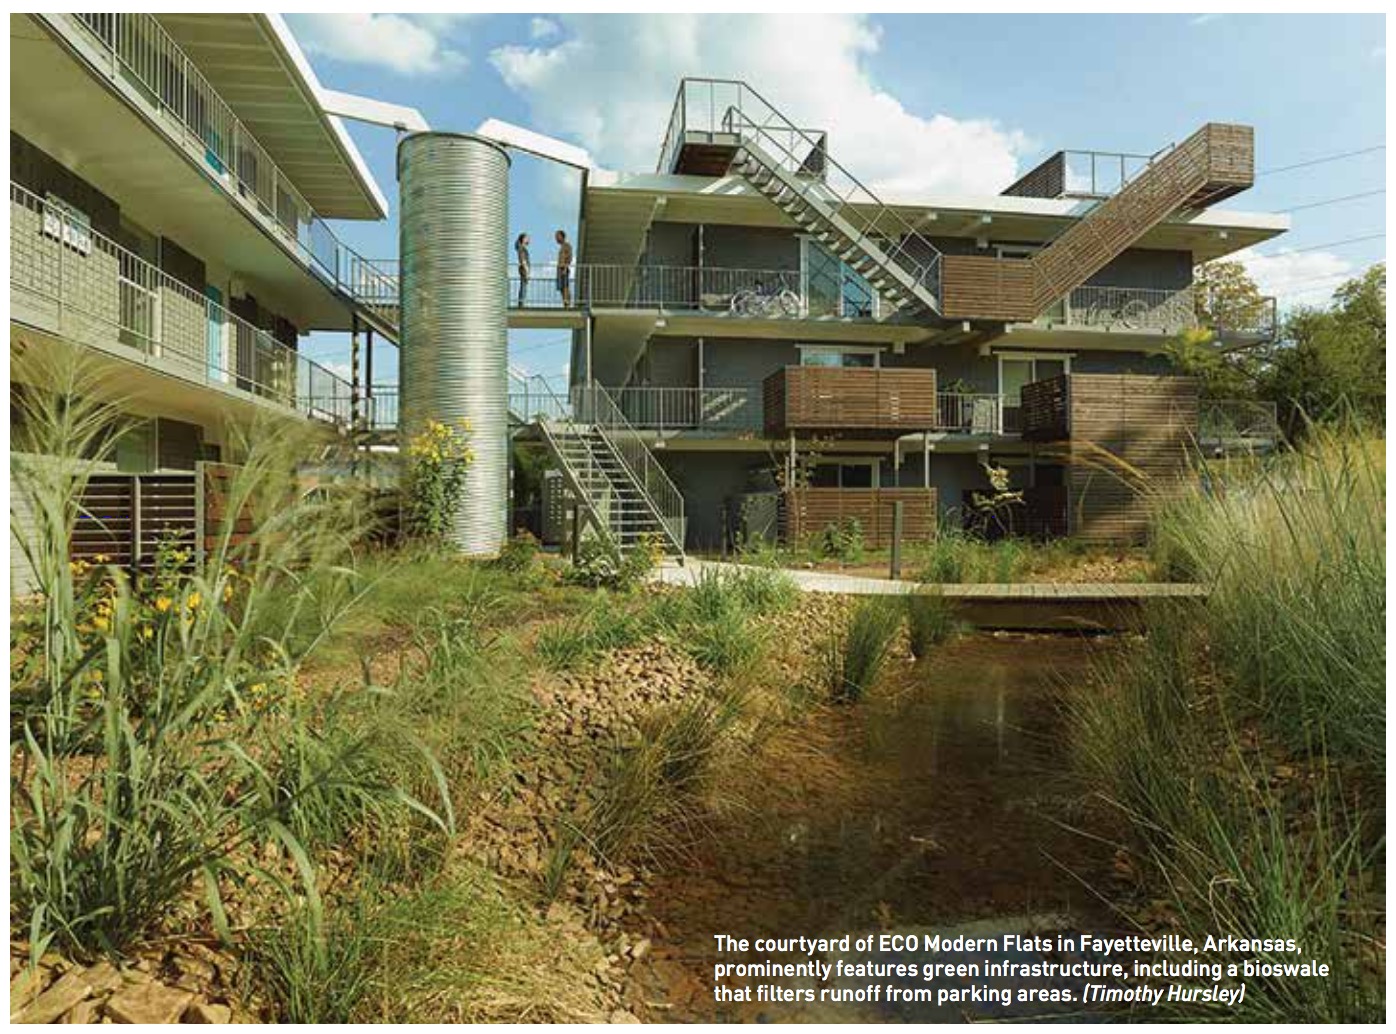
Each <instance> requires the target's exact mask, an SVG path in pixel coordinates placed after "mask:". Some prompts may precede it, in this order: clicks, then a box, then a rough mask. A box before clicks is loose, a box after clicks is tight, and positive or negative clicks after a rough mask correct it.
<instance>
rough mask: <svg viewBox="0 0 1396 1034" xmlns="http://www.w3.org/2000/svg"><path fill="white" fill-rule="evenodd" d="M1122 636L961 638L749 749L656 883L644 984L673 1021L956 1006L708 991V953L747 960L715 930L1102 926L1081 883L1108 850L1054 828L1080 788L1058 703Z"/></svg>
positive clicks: (788, 932)
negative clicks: (725, 813)
mask: <svg viewBox="0 0 1396 1034" xmlns="http://www.w3.org/2000/svg"><path fill="white" fill-rule="evenodd" d="M1117 648H1118V646H1117V644H1115V643H1114V642H1112V641H1111V640H1109V639H1091V638H1082V637H1075V636H1026V635H972V636H966V637H963V638H961V639H958V640H956V641H954V642H952V643H950V644H947V645H946V646H944V647H942V648H941V649H940V650H939V651H938V652H937V653H935V654H934V655H933V656H932V657H931V658H929V659H928V660H926V661H924V662H922V663H920V664H918V665H916V666H915V667H914V668H911V667H908V668H906V669H903V670H900V671H898V672H896V673H895V674H889V675H887V676H886V677H885V678H884V680H883V682H882V683H881V684H880V685H879V686H878V688H877V689H876V690H875V691H874V692H872V693H871V694H869V695H868V696H867V697H866V698H865V699H864V700H863V701H861V702H860V703H858V704H855V705H852V706H846V707H827V708H821V709H819V710H817V711H816V712H815V713H813V714H812V715H810V716H809V718H808V719H807V720H806V721H804V722H801V723H799V724H798V725H797V726H796V727H795V728H793V729H791V730H788V731H787V732H785V733H782V734H780V735H779V736H778V737H777V739H776V742H774V743H773V744H771V746H770V747H769V748H768V749H767V750H765V751H763V752H762V753H761V755H760V757H759V758H758V759H757V762H756V764H755V766H754V771H752V773H751V785H750V786H749V787H747V788H746V792H745V793H744V794H743V795H742V800H743V802H744V805H745V807H744V808H742V809H737V811H736V813H734V814H733V815H732V816H731V817H730V818H728V819H727V820H725V821H723V822H721V823H720V824H719V825H718V826H717V827H716V828H715V829H714V830H713V832H712V835H711V836H710V837H709V838H707V839H706V840H705V842H704V843H703V844H702V845H700V846H699V847H698V848H697V849H696V853H695V857H694V858H693V860H692V862H691V863H690V865H689V866H687V867H686V868H685V869H684V870H683V871H671V872H669V873H667V874H665V875H664V876H663V877H661V878H660V879H659V880H658V881H657V882H656V883H655V885H654V886H653V888H652V894H651V904H652V908H653V914H654V915H655V916H656V917H657V918H658V920H659V921H660V932H661V936H660V938H659V939H658V940H657V942H656V944H655V949H654V957H655V962H654V968H653V973H654V975H655V977H656V979H657V981H658V984H659V986H657V987H656V988H655V989H654V990H655V993H656V997H659V998H662V999H664V1000H665V1001H667V1002H668V1003H670V1012H669V1013H668V1016H667V1018H671V1019H700V1020H718V1021H721V1020H757V1019H767V1020H772V1021H784V1020H814V1019H825V1020H835V1021H837V1020H857V1019H891V1018H905V1019H940V1018H955V1017H953V1016H951V1017H946V1016H944V1015H942V1014H941V1012H936V1014H935V1015H932V1014H931V1012H930V1011H925V1007H918V1008H919V1009H921V1010H922V1011H920V1012H905V1013H897V1012H894V1011H888V1009H887V1007H886V1006H885V1005H883V1006H880V1007H879V1006H874V1005H854V1004H840V1005H828V1004H825V1005H821V1006H808V1005H807V1006H803V1007H801V1006H791V1005H772V1004H770V1003H759V1002H753V1003H733V1002H716V1001H714V1000H713V995H712V967H713V964H714V963H715V962H717V961H719V960H720V961H725V962H733V961H741V960H739V959H737V958H735V957H734V956H732V955H730V954H728V955H724V956H719V955H718V954H717V951H716V947H715V941H714V935H715V934H719V933H721V934H729V935H731V936H734V937H739V938H746V939H748V940H752V939H754V938H757V937H762V936H779V937H798V936H800V935H804V936H808V937H817V936H825V937H842V936H843V935H845V934H850V933H852V934H858V933H875V932H879V931H886V932H903V931H920V932H927V931H930V930H934V931H935V932H942V933H943V932H952V933H953V932H959V931H961V930H962V929H965V930H974V931H976V932H978V933H987V932H990V931H993V932H997V933H999V934H1002V933H1004V932H1006V931H1013V932H1021V931H1026V930H1033V929H1066V928H1068V927H1071V928H1076V929H1081V928H1088V929H1095V930H1102V929H1106V928H1108V927H1110V926H1112V925H1113V924H1112V923H1111V922H1110V920H1109V918H1108V916H1107V915H1106V914H1104V911H1103V908H1102V906H1101V905H1100V904H1099V901H1098V899H1097V898H1096V897H1095V895H1094V894H1093V893H1092V891H1091V889H1090V888H1091V887H1093V886H1094V887H1100V886H1101V884H1102V881H1104V880H1107V879H1108V878H1109V872H1110V867H1111V861H1112V852H1111V850H1110V848H1109V847H1108V846H1107V845H1106V844H1104V843H1103V842H1101V841H1095V840H1092V839H1091V838H1089V837H1086V836H1083V835H1081V834H1080V833H1078V832H1074V831H1073V830H1071V829H1069V828H1067V827H1068V826H1071V825H1073V824H1074V823H1077V822H1079V816H1078V815H1077V814H1076V813H1077V812H1078V811H1079V810H1080V801H1079V798H1080V789H1079V787H1078V786H1076V785H1075V784H1074V783H1073V780H1072V778H1071V774H1070V771H1069V766H1070V759H1069V756H1068V744H1067V743H1066V737H1065V731H1064V729H1063V722H1062V718H1061V715H1060V711H1059V703H1058V702H1059V700H1060V697H1061V693H1062V690H1063V688H1064V687H1068V686H1069V685H1070V684H1071V683H1072V682H1073V681H1076V680H1080V679H1083V678H1084V677H1085V675H1086V674H1087V672H1089V671H1090V670H1091V669H1092V668H1093V667H1094V665H1095V664H1096V663H1097V661H1098V660H1099V659H1100V657H1101V655H1102V653H1103V652H1104V651H1110V650H1114V649H1117ZM764 957H766V956H765V955H764V954H759V953H752V955H751V956H750V958H751V959H752V960H753V961H754V960H756V959H758V958H764ZM742 982H744V981H742V980H738V981H736V983H738V984H740V983H742ZM756 982H760V981H753V983H756ZM858 983H859V986H862V984H863V983H865V982H863V981H860V982H858ZM879 1010H880V1011H879Z"/></svg>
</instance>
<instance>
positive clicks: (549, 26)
mask: <svg viewBox="0 0 1396 1034" xmlns="http://www.w3.org/2000/svg"><path fill="white" fill-rule="evenodd" d="M561 31H562V29H561V28H560V27H559V26H558V24H557V22H555V21H553V20H552V19H551V18H539V17H538V16H537V15H535V16H534V17H532V18H530V19H529V21H528V38H529V39H551V38H552V37H554V36H556V35H557V34H558V33H560V32H561Z"/></svg>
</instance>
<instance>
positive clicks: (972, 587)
mask: <svg viewBox="0 0 1396 1034" xmlns="http://www.w3.org/2000/svg"><path fill="white" fill-rule="evenodd" d="M713 568H717V569H733V568H736V569H739V570H748V571H755V570H765V568H756V567H752V566H750V565H746V564H729V563H722V562H719V561H715V560H699V559H697V558H695V557H689V558H688V560H687V561H686V562H685V563H684V565H683V566H682V567H680V566H679V565H678V564H677V563H674V562H673V561H665V562H664V564H663V565H662V566H661V567H660V569H659V570H658V571H657V572H656V573H655V574H654V575H653V580H654V581H657V582H662V583H664V584H665V585H693V584H694V583H695V582H696V581H697V579H698V576H699V572H701V571H705V570H709V569H713ZM782 570H783V572H784V573H785V574H787V575H789V576H790V578H791V580H792V581H794V583H795V584H796V585H798V586H799V587H800V589H801V590H803V591H804V592H832V593H838V594H840V595H845V596H904V595H906V594H907V593H912V592H917V591H920V590H923V589H924V590H931V591H935V592H939V593H940V594H941V595H943V596H946V597H948V598H950V599H962V600H967V601H984V600H987V599H993V600H1005V601H1007V600H1013V601H1029V600H1035V601H1045V600H1047V599H1055V600H1060V601H1063V602H1066V601H1081V600H1114V601H1124V602H1129V601H1139V600H1144V599H1159V598H1164V597H1172V598H1184V599H1202V598H1205V597H1206V595H1207V590H1206V588H1205V587H1203V586H1201V585H1193V584H1182V583H1174V582H1044V583H1036V582H1011V583H1008V582H983V583H975V584H944V585H930V584H924V585H923V584H922V583H920V582H911V581H905V580H903V581H895V582H894V581H891V580H890V579H887V578H864V577H860V576H858V575H851V574H839V573H838V572H837V571H810V570H805V569H803V568H784V569H782Z"/></svg>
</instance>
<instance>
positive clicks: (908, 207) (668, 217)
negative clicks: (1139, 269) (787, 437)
mask: <svg viewBox="0 0 1396 1034" xmlns="http://www.w3.org/2000/svg"><path fill="white" fill-rule="evenodd" d="M639 198H650V199H653V201H654V202H655V203H656V204H657V205H658V210H657V212H656V215H655V218H656V219H662V220H664V221H667V222H710V223H724V222H725V223H731V224H736V225H753V226H787V225H789V226H793V225H794V224H793V223H791V222H790V221H789V220H788V219H787V218H786V217H785V215H784V213H782V212H781V211H780V210H779V209H778V208H776V206H775V205H772V204H771V203H770V202H769V201H768V200H767V199H766V198H765V197H764V196H763V195H761V194H760V193H759V192H758V191H756V190H755V189H754V188H752V187H751V186H750V184H748V183H746V182H745V181H744V180H743V179H742V178H741V177H740V176H721V177H718V178H715V179H714V178H707V177H701V176H676V175H663V174H659V173H618V172H612V171H608V170H598V171H596V172H593V173H592V175H591V178H590V180H589V181H588V184H587V198H586V207H587V213H588V214H587V219H588V221H589V227H588V233H595V232H598V231H602V230H603V227H602V226H600V225H598V224H599V223H601V222H602V221H604V220H605V219H606V217H607V214H608V212H609V210H611V209H613V208H615V207H616V205H617V204H618V203H620V202H622V201H623V200H625V199H636V200H638V199H639ZM882 200H883V201H884V202H885V203H886V204H888V205H889V206H891V207H892V208H894V209H896V210H897V212H898V214H900V215H901V216H902V217H903V218H904V219H906V220H907V221H908V222H910V223H911V224H912V225H914V226H915V227H916V228H917V230H919V231H920V232H921V233H924V234H925V235H926V236H927V237H987V238H989V239H991V240H994V241H1000V242H1004V241H1023V242H1033V241H1047V240H1050V239H1051V238H1053V237H1055V236H1056V235H1057V234H1058V233H1060V232H1061V230H1062V229H1063V228H1064V226H1065V225H1066V224H1067V223H1069V222H1071V221H1073V220H1077V219H1080V218H1082V217H1083V216H1085V215H1086V213H1088V212H1089V211H1090V210H1091V209H1092V208H1094V207H1095V205H1096V202H1093V201H1089V200H1083V199H1079V198H1034V197H1016V196H1012V195H1002V194H983V195H963V194H958V195H949V194H946V195H936V196H924V195H923V196H919V197H911V196H907V195H905V194H898V193H894V192H889V193H887V194H884V195H883V196H882ZM627 207H628V206H627ZM1289 228H1290V219H1289V216H1287V215H1280V214H1273V213H1264V212H1241V211H1235V210H1232V209H1229V208H1207V209H1203V210H1202V211H1200V212H1196V213H1193V214H1192V215H1190V216H1187V217H1186V218H1178V217H1171V218H1169V219H1165V220H1164V221H1163V222H1161V223H1160V224H1158V225H1157V226H1156V227H1154V228H1153V229H1152V230H1150V231H1149V232H1148V233H1147V234H1145V235H1144V237H1143V238H1142V239H1141V240H1140V242H1139V244H1138V245H1136V246H1137V247H1144V248H1167V249H1179V250H1190V251H1192V252H1193V254H1194V255H1195V256H1196V257H1197V260H1198V261H1207V260H1209V259H1214V258H1219V257H1221V256H1223V255H1227V254H1231V253H1233V252H1236V251H1240V250H1241V249H1243V248H1247V247H1251V246H1253V245H1255V244H1259V243H1261V242H1263V241H1266V240H1269V239H1270V238H1272V237H1276V236H1278V235H1279V234H1282V233H1284V232H1286V231H1287V230H1288V229H1289Z"/></svg>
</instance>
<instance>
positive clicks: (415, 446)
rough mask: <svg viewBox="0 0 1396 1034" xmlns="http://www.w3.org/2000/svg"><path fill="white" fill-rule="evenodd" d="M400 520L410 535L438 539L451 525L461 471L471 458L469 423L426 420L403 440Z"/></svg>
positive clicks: (462, 487)
mask: <svg viewBox="0 0 1396 1034" xmlns="http://www.w3.org/2000/svg"><path fill="white" fill-rule="evenodd" d="M405 452H406V460H407V469H406V470H405V471H404V472H403V487H404V491H405V495H406V499H405V501H404V502H405V505H404V514H403V517H404V520H405V522H406V525H407V531H408V533H409V534H411V535H415V536H417V537H419V538H424V539H429V540H433V541H441V540H442V539H444V538H445V537H446V535H447V533H448V532H449V531H450V530H451V528H452V526H453V525H454V524H455V520H456V513H457V511H458V510H459V509H460V502H461V497H462V495H464V493H465V472H466V469H467V468H468V467H469V466H470V464H471V463H473V462H474V460H475V450H474V449H473V448H472V447H471V445H470V422H469V421H465V420H463V421H461V422H460V424H459V425H457V426H452V425H450V424H444V423H442V422H441V421H439V420H428V421H427V423H426V426H425V427H424V428H423V429H422V430H421V431H420V432H418V433H417V434H416V435H414V436H413V437H412V438H410V439H409V440H408V442H407V449H406V450H405Z"/></svg>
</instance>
